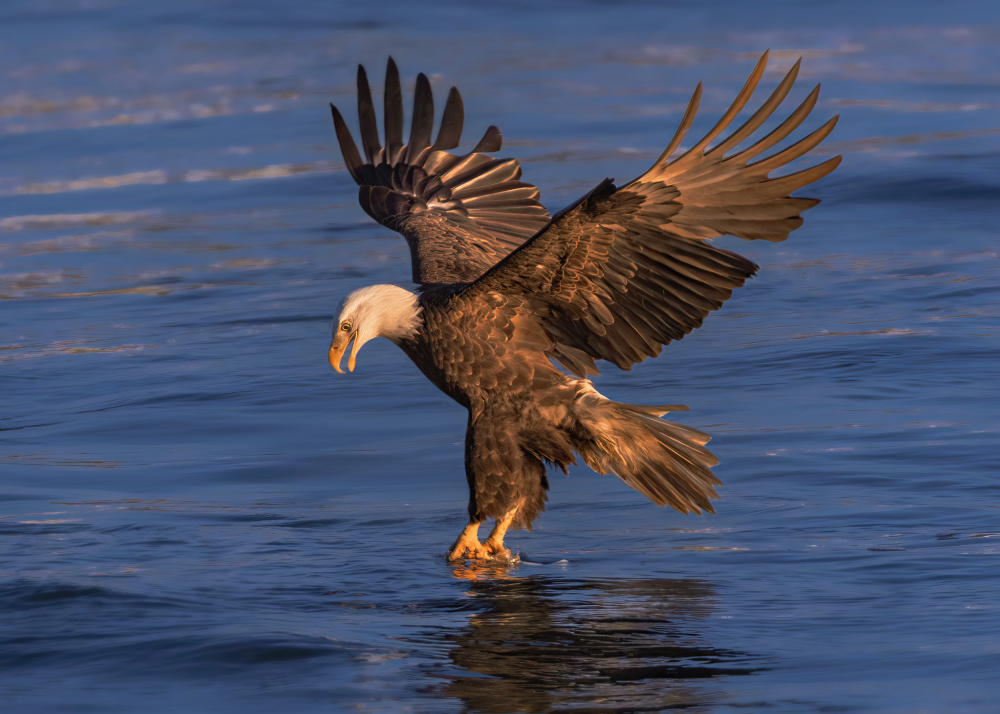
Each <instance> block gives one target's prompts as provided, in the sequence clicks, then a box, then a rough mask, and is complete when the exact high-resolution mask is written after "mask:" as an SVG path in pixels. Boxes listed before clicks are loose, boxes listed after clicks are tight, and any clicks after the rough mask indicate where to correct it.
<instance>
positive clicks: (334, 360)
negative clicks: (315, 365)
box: [330, 330, 361, 374]
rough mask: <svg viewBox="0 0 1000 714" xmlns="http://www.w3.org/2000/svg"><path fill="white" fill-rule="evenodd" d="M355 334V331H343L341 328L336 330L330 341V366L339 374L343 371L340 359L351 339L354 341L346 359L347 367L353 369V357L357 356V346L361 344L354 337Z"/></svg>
mask: <svg viewBox="0 0 1000 714" xmlns="http://www.w3.org/2000/svg"><path fill="white" fill-rule="evenodd" d="M357 336H358V333H357V331H354V332H344V331H343V330H337V334H336V335H335V336H334V338H333V342H331V343H330V366H331V367H333V368H334V369H335V370H337V371H338V372H340V373H341V374H343V373H344V370H342V369H341V368H340V360H342V359H343V358H344V352H346V351H347V346H348V345H349V344H351V341H352V340H353V341H354V349H352V350H351V356H350V358H349V359H348V360H347V369H348V370H349V371H351V372H353V371H354V358H355V357H356V356H357V354H358V348H359V347H360V346H361V345H360V344H359V341H358V340H357V339H356V338H357Z"/></svg>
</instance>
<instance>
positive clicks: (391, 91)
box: [383, 57, 403, 164]
mask: <svg viewBox="0 0 1000 714" xmlns="http://www.w3.org/2000/svg"><path fill="white" fill-rule="evenodd" d="M383 102H384V103H383V108H384V110H383V117H384V121H385V159H384V160H385V162H386V163H387V164H391V163H392V162H393V160H394V159H395V158H396V153H397V152H398V151H399V150H400V149H401V148H403V89H402V87H401V86H400V84H399V69H398V68H397V67H396V63H395V62H394V61H393V59H392V57H390V58H389V62H388V64H387V65H386V68H385V96H384V100H383Z"/></svg>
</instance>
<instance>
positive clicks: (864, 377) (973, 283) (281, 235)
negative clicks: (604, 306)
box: [0, 0, 1000, 713]
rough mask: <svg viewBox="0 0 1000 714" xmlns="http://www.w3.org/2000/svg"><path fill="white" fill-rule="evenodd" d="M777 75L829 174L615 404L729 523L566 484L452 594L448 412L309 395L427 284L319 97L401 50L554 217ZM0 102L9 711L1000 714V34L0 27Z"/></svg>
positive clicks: (593, 481) (578, 8) (806, 18)
mask: <svg viewBox="0 0 1000 714" xmlns="http://www.w3.org/2000/svg"><path fill="white" fill-rule="evenodd" d="M768 47H770V48H771V49H772V67H771V68H770V69H769V71H768V74H767V75H766V78H765V84H766V85H767V86H766V87H765V89H767V88H769V87H771V86H773V85H774V83H775V82H776V81H777V79H778V78H779V77H780V76H781V74H782V72H783V71H784V70H785V69H787V67H789V66H790V64H791V63H792V62H793V61H794V60H795V58H797V57H799V56H803V57H804V58H805V59H804V62H803V71H802V75H801V77H802V79H801V80H800V83H801V86H800V87H798V88H797V89H796V90H795V92H794V93H793V96H792V97H791V101H793V102H794V101H796V100H797V99H801V98H802V97H804V96H805V94H806V92H807V91H808V89H809V87H810V86H811V83H812V82H815V81H821V82H822V83H823V92H822V95H821V100H820V103H819V105H818V106H817V109H816V110H815V117H814V118H813V119H812V120H810V122H809V127H808V128H809V129H811V128H815V127H816V126H818V125H819V124H820V123H821V122H822V121H823V120H825V119H826V118H827V117H828V116H830V115H832V114H834V113H840V114H841V121H840V124H839V126H838V127H837V129H836V130H835V132H834V134H833V135H832V136H831V138H830V140H829V141H828V143H827V144H826V145H825V146H824V147H823V149H821V150H818V151H817V152H816V156H817V157H825V156H828V155H831V154H832V153H843V154H844V162H843V165H842V166H841V167H840V168H839V169H838V170H837V171H836V172H835V173H834V174H832V175H831V176H830V177H828V178H826V179H824V180H823V181H822V182H820V183H819V184H817V185H816V186H815V187H813V188H810V189H809V190H808V191H806V192H805V195H813V196H817V197H820V198H822V199H823V203H822V204H821V205H820V206H818V207H817V208H815V209H813V210H811V211H809V212H808V213H807V214H806V216H805V217H806V223H805V226H804V227H803V228H802V229H801V230H799V231H797V232H796V233H794V234H793V235H792V237H791V238H790V239H789V240H788V241H787V242H786V243H783V244H779V245H771V244H766V245H758V244H756V243H755V244H749V243H743V242H740V241H736V240H735V239H723V240H721V241H720V243H721V244H722V245H723V246H725V247H727V248H730V249H734V250H737V251H739V252H742V253H743V254H745V255H747V256H748V257H750V258H752V259H753V260H755V261H756V262H758V263H760V264H761V266H762V269H761V271H760V274H759V276H758V277H757V278H755V279H754V280H752V281H750V283H749V284H748V285H747V286H746V287H744V288H742V289H741V290H739V291H737V293H736V295H735V296H734V297H733V299H732V300H731V301H730V302H729V303H727V305H726V306H725V307H724V308H723V309H722V310H721V311H719V312H718V313H716V314H714V315H713V316H711V317H710V318H709V319H708V320H707V321H706V324H705V326H704V328H703V329H701V330H699V331H698V332H696V333H694V334H693V335H691V336H690V337H688V338H687V339H685V340H683V341H682V342H679V343H675V344H673V345H671V346H670V347H669V348H667V349H666V350H664V354H663V355H662V356H661V357H660V358H658V359H656V360H650V361H647V362H645V363H643V364H641V365H639V366H638V367H636V368H635V369H634V370H633V371H631V372H627V373H626V372H619V371H617V370H615V369H614V368H609V369H608V370H606V373H605V374H603V375H602V376H601V377H600V378H599V379H598V386H599V388H600V389H601V391H602V392H604V393H605V394H608V395H609V396H611V397H613V398H615V399H619V400H623V401H637V402H647V403H648V402H649V401H651V399H650V396H649V395H650V394H656V395H659V396H658V397H657V400H660V401H663V402H666V403H670V402H682V403H686V404H689V405H690V406H691V408H692V410H691V412H690V413H688V414H685V415H681V418H682V419H683V420H684V422H685V423H687V424H690V425H692V426H695V427H698V428H701V429H705V430H707V431H709V432H711V433H712V434H713V435H714V436H715V439H714V441H713V442H712V447H713V450H714V451H715V452H716V453H717V454H718V455H719V457H720V458H721V460H722V463H721V464H720V465H719V466H718V467H717V469H716V472H717V473H718V475H719V476H720V477H721V478H722V479H723V481H725V486H724V487H723V488H722V489H721V495H722V499H721V500H720V501H719V502H718V510H719V513H718V515H711V516H705V517H694V516H681V515H679V514H677V513H674V512H672V511H665V510H662V509H659V508H657V507H655V506H653V505H651V504H650V503H648V502H646V501H645V500H644V499H643V497H642V496H640V495H639V494H637V493H635V492H633V491H631V490H629V489H628V488H626V487H625V486H623V485H622V484H621V483H619V482H618V481H617V480H615V479H614V478H611V477H601V476H598V475H596V474H593V473H592V472H589V471H587V470H585V469H577V470H574V471H573V472H572V473H571V475H570V478H568V479H566V478H563V477H562V476H554V477H553V489H552V493H551V497H550V501H549V509H548V511H547V512H546V513H545V514H544V515H543V517H542V518H541V519H540V520H539V521H538V522H537V523H536V526H535V529H534V531H533V532H531V533H524V532H517V533H512V534H511V536H510V537H509V538H508V545H510V546H511V547H513V548H514V549H515V550H517V551H520V552H521V553H523V554H524V555H525V558H526V560H530V561H532V562H535V563H542V564H539V565H530V564H522V565H520V566H519V567H512V568H496V569H492V570H490V569H480V570H477V569H466V568H452V567H449V566H447V565H446V564H445V562H444V558H443V554H444V552H445V550H446V549H447V547H448V545H449V544H450V543H451V541H452V540H453V539H454V537H455V535H456V534H457V533H458V531H459V530H460V529H461V527H462V525H463V523H464V516H465V505H466V499H467V492H466V486H465V476H464V472H463V467H462V457H463V451H462V446H461V443H462V440H463V437H464V428H465V415H464V411H463V410H462V409H461V408H459V407H457V406H456V405H454V404H453V403H451V402H450V401H449V400H448V399H447V398H446V397H444V396H443V395H442V394H440V393H438V392H437V391H436V390H435V389H434V388H433V387H431V386H430V384H429V383H428V382H427V381H426V379H425V378H424V377H423V376H421V375H420V374H419V373H418V372H417V370H416V369H415V368H414V367H413V366H412V365H411V364H410V363H409V362H408V360H407V359H406V358H405V356H404V355H403V354H402V353H400V352H399V351H398V350H396V348H394V347H393V346H392V345H390V344H388V343H384V344H378V343H370V344H369V345H367V346H366V347H365V348H364V350H363V352H362V353H361V355H360V358H359V368H358V369H357V371H355V372H354V373H353V374H350V375H337V374H335V373H334V372H333V371H332V370H331V369H330V368H329V366H328V365H327V363H326V359H325V353H326V348H327V340H328V334H329V327H330V320H331V317H332V314H333V312H334V311H335V309H336V305H337V302H338V301H339V299H340V298H341V297H342V296H343V295H344V294H346V293H347V292H349V291H350V290H352V289H354V288H357V287H360V286H363V285H367V284H371V283H375V282H399V281H401V280H405V279H406V277H407V276H408V275H409V262H408V252H407V250H406V248H405V246H404V245H403V244H402V241H400V240H399V239H398V238H397V237H396V236H395V235H394V234H391V233H389V232H388V231H386V230H385V229H382V228H381V227H379V226H377V225H375V224H373V223H372V222H371V221H370V220H369V219H368V218H367V216H365V215H364V214H363V212H362V211H361V210H360V208H359V207H358V206H357V203H356V200H355V197H356V188H355V187H354V184H353V182H352V181H351V179H350V177H349V176H348V175H347V173H346V172H345V171H344V170H343V167H342V164H341V163H340V159H339V155H338V153H337V151H336V150H335V149H334V146H333V144H334V142H333V137H332V132H331V129H330V126H329V114H328V109H327V106H326V103H327V102H328V101H331V100H332V101H334V102H336V103H337V104H338V105H339V106H341V107H343V108H345V109H349V108H350V107H351V105H352V102H353V91H354V90H353V76H354V67H355V65H356V63H357V62H359V61H363V62H365V63H366V64H368V66H369V69H370V71H371V73H372V75H373V76H374V77H378V76H380V75H381V71H382V67H383V66H384V62H385V58H386V56H387V55H389V54H392V55H393V56H394V57H395V58H396V60H397V62H399V64H400V67H401V70H402V73H403V76H404V78H405V81H406V84H407V90H408V89H409V86H410V82H412V78H413V76H414V75H415V74H416V72H418V71H424V72H427V73H428V74H429V75H430V76H431V77H432V81H433V84H434V86H435V89H436V90H437V94H438V97H439V102H440V101H441V99H443V97H444V92H445V91H446V89H447V88H448V87H449V86H451V85H452V84H455V85H457V86H459V87H460V88H461V89H462V91H463V94H464V97H465V106H466V119H467V121H466V127H467V136H466V139H467V141H469V142H472V141H474V140H475V138H478V136H476V137H475V138H474V137H473V135H477V134H478V133H479V132H481V131H482V130H483V129H484V128H485V127H486V126H487V125H488V124H490V123H496V124H498V125H499V126H500V127H501V128H502V129H503V131H504V134H505V137H506V145H505V149H504V152H503V154H504V155H510V156H517V157H519V158H521V159H522V160H523V162H524V173H525V178H526V179H527V180H529V181H532V182H533V183H536V184H537V185H538V186H539V187H540V188H541V189H542V197H543V200H544V201H545V203H546V205H547V206H549V208H550V209H553V210H557V209H558V208H560V207H562V206H563V205H565V204H566V203H567V202H569V201H571V200H573V199H575V198H576V197H578V196H579V195H580V194H581V193H583V192H584V191H586V190H588V189H589V188H591V187H592V186H594V185H595V184H596V183H597V182H598V181H599V180H600V179H602V178H604V177H605V176H614V177H617V178H618V179H620V180H627V179H629V178H631V177H633V176H635V175H637V174H639V173H640V172H641V171H643V170H644V169H645V168H646V167H647V166H648V165H649V163H650V162H651V161H652V160H653V159H654V158H655V157H656V155H658V153H659V151H660V150H661V149H662V147H663V145H664V144H665V142H666V140H667V139H668V138H669V136H670V135H671V134H672V133H673V129H674V127H675V126H676V123H677V122H678V121H679V118H680V114H681V112H682V111H683V105H684V102H685V101H686V98H687V96H688V95H689V93H690V91H691V90H692V88H693V87H694V85H695V84H696V82H697V81H698V80H704V81H705V98H704V101H703V114H702V118H701V120H700V123H698V124H696V131H697V130H698V129H699V128H700V129H701V130H702V131H704V130H707V128H708V127H709V126H710V125H711V123H712V122H713V121H714V118H715V117H716V116H717V115H718V114H719V113H720V112H721V111H722V110H723V109H724V108H725V107H726V106H727V105H728V102H729V101H730V100H731V98H732V97H733V95H734V94H735V92H736V91H737V90H738V89H739V87H740V86H741V85H742V82H743V80H744V79H745V77H746V76H747V74H748V73H749V71H750V69H751V68H752V66H753V63H754V61H755V59H756V58H757V56H759V54H760V53H761V52H762V51H763V50H764V49H765V48H768ZM0 68H2V69H0V158H2V162H0V298H3V299H2V301H0V534H2V548H0V700H2V707H0V708H2V710H3V711H4V712H17V713H21V712H25V713H29V712H30V713H35V712H88V713H89V712H136V711H143V712H151V713H158V712H174V711H212V712H241V713H247V712H275V711H297V712H330V711H354V710H364V711H379V712H383V711H384V712H395V711H413V712H459V711H468V712H548V711H563V710H572V711H578V712H606V711H623V712H625V711H627V712H634V711H660V710H663V709H669V708H687V709H690V710H692V711H696V712H746V711H768V712H813V711H815V712H875V711H877V712H918V711H919V712H992V711H996V701H997V698H998V696H1000V684H998V682H1000V676H998V673H1000V597H998V593H1000V568H998V564H1000V561H998V557H1000V510H998V508H1000V487H998V472H1000V459H998V456H997V449H996V445H997V440H998V434H1000V409H998V408H997V402H998V398H1000V394H998V388H997V387H998V384H1000V359H998V358H997V355H998V353H1000V306H998V305H1000V303H998V298H1000V260H998V249H997V224H998V217H1000V211H998V208H1000V118H998V117H1000V6H995V5H991V4H989V3H981V2H949V3H940V4H936V3H930V2H908V3H903V2H886V3H873V2H860V1H855V0H844V1H842V2H828V3H824V4H822V5H814V4H807V3H799V2H795V3H792V2H775V3H767V4H759V6H758V4H753V5H751V4H748V3H737V2H708V3H704V2H703V3H687V4H680V3H642V2H622V3H602V2H592V3H569V2H557V3H524V2H503V1H498V2H494V3H491V4H490V6H489V9H482V8H481V7H475V6H472V5H470V4H466V3H458V2H430V3H421V4H419V5H418V4H407V3H402V2H383V3H369V4H365V5H361V4H352V5H347V4H342V3H335V2H329V1H323V2H318V1H317V2H296V3H287V2H286V3H277V2H265V1H264V0H240V1H239V2H236V1H235V0H234V1H231V2H213V3H208V2H203V1H202V0H197V1H195V0H174V1H173V2H169V3H150V2H139V1H138V0H133V1H129V0H76V1H72V0H47V1H44V2H39V1H38V0H7V1H6V2H4V3H3V4H2V5H0ZM439 106H440V104H439ZM345 113H347V114H349V113H350V112H349V111H348V112H345ZM468 145H469V146H471V143H470V144H468ZM653 401H655V400H653Z"/></svg>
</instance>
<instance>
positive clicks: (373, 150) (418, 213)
mask: <svg viewBox="0 0 1000 714" xmlns="http://www.w3.org/2000/svg"><path fill="white" fill-rule="evenodd" d="M330 109H331V110H332V112H333V124H334V128H335V130H336V132H337V139H338V141H339V142H340V150H341V152H342V153H343V155H344V163H345V164H346V165H347V169H348V171H350V172H351V176H353V177H354V180H355V181H357V182H358V184H359V186H360V187H361V188H360V190H359V192H358V200H359V201H360V202H361V207H362V208H364V209H365V211H367V212H368V214H369V215H370V216H371V217H372V218H374V219H375V220H376V221H378V222H379V223H381V224H382V225H384V226H387V227H389V228H392V229H393V230H395V231H398V232H399V233H401V234H403V236H404V237H405V238H406V242H407V243H408V244H409V246H410V255H411V258H412V260H413V280H414V282H417V283H455V282H466V281H470V280H474V279H475V278H478V277H479V276H480V275H482V274H483V273H484V272H485V271H486V270H487V269H488V268H489V267H490V266H492V265H494V264H495V263H496V262H497V261H499V260H500V259H502V258H503V257H504V256H506V255H508V254H509V253H510V252H511V251H512V250H514V248H516V247H518V246H519V245H521V244H522V243H523V242H524V241H525V240H527V239H528V238H530V237H531V236H532V235H534V234H535V233H536V232H538V231H539V230H540V229H541V228H543V227H544V226H545V225H546V224H547V223H548V220H549V214H548V211H546V210H545V208H544V207H543V206H542V205H541V204H540V203H539V202H538V195H539V192H538V189H537V188H535V187H534V186H532V185H531V184H529V183H524V182H523V181H519V180H518V179H519V178H520V177H521V165H520V163H519V162H518V161H517V160H516V159H503V160H501V159H496V158H493V157H491V156H488V155H487V154H488V153H492V152H495V151H499V150H500V146H501V143H502V137H501V134H500V130H499V129H497V128H496V127H495V126H491V127H489V128H488V129H487V130H486V134H485V135H484V136H483V138H482V139H480V141H479V143H478V144H476V146H475V148H474V149H473V150H472V151H471V152H470V153H468V154H465V155H464V156H456V155H455V154H450V153H448V151H447V149H453V148H455V147H456V146H458V143H459V140H460V139H461V136H462V123H463V117H464V112H463V107H462V96H461V95H460V94H459V93H458V90H457V89H455V88H454V87H452V88H451V92H450V93H449V95H448V101H447V103H446V104H445V107H444V113H443V115H442V117H441V127H440V129H439V130H438V135H437V138H436V139H435V140H434V142H433V143H431V130H432V129H433V126H434V99H433V96H432V94H431V85H430V82H429V81H428V80H427V77H426V76H424V75H423V74H420V75H418V76H417V88H416V93H415V95H414V99H413V120H412V124H411V128H410V138H409V142H408V143H406V144H404V143H403V93H402V89H401V88H400V84H399V71H398V70H397V69H396V63H395V62H393V60H392V59H391V58H390V59H389V65H388V68H387V69H386V77H385V103H384V123H385V146H384V147H383V146H382V145H381V143H380V141H379V136H378V126H377V123H376V120H375V107H374V105H373V104H372V96H371V90H370V89H369V86H368V77H367V75H366V74H365V70H364V67H360V66H359V67H358V122H359V124H360V126H361V144H362V147H363V148H364V153H365V159H364V160H363V159H362V158H361V154H360V153H359V152H358V148H357V146H356V145H355V143H354V139H353V137H352V136H351V132H350V130H349V129H348V128H347V124H345V123H344V119H343V117H342V116H341V114H340V112H339V111H338V110H337V108H336V107H335V106H333V105H332V104H331V105H330Z"/></svg>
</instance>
